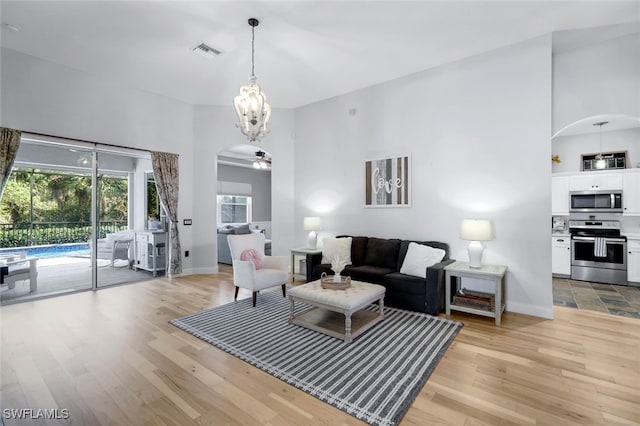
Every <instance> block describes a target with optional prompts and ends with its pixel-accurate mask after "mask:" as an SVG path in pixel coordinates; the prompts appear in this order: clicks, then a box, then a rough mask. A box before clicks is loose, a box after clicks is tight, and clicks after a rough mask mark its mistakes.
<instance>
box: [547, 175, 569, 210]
mask: <svg viewBox="0 0 640 426" xmlns="http://www.w3.org/2000/svg"><path fill="white" fill-rule="evenodd" d="M551 213H552V214H556V215H568V214H569V176H557V177H552V178H551Z"/></svg>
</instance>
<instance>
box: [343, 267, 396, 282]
mask: <svg viewBox="0 0 640 426" xmlns="http://www.w3.org/2000/svg"><path fill="white" fill-rule="evenodd" d="M392 272H393V269H391V268H381V267H379V266H369V265H362V266H349V267H347V268H345V270H344V271H343V272H342V275H344V276H348V277H351V279H352V280H356V281H364V282H367V283H374V284H383V283H384V282H385V278H384V277H385V275H386V274H390V273H392Z"/></svg>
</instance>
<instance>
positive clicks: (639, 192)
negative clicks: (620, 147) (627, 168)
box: [622, 170, 640, 216]
mask: <svg viewBox="0 0 640 426" xmlns="http://www.w3.org/2000/svg"><path fill="white" fill-rule="evenodd" d="M622 207H623V214H624V215H626V216H639V215H640V171H635V170H634V171H632V172H627V173H625V174H624V176H623V177H622Z"/></svg>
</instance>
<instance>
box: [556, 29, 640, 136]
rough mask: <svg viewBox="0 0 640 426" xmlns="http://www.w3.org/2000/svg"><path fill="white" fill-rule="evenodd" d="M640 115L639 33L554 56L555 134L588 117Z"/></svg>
mask: <svg viewBox="0 0 640 426" xmlns="http://www.w3.org/2000/svg"><path fill="white" fill-rule="evenodd" d="M601 114H622V115H629V116H631V117H640V34H638V33H636V34H632V35H628V36H624V37H619V38H616V39H613V40H608V41H605V42H602V43H599V44H596V45H590V46H586V47H583V48H581V49H575V50H569V51H565V52H560V53H556V54H554V55H553V133H555V132H557V131H558V130H560V129H562V128H564V127H565V126H568V125H569V124H572V123H574V122H576V121H578V120H581V119H583V118H586V117H593V116H596V115H601Z"/></svg>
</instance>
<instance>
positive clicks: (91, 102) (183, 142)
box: [0, 48, 194, 274]
mask: <svg viewBox="0 0 640 426" xmlns="http://www.w3.org/2000/svg"><path fill="white" fill-rule="evenodd" d="M1 55H2V61H1V64H2V76H1V77H2V85H1V88H2V97H1V98H2V117H0V122H1V125H2V126H5V127H11V128H16V129H20V130H23V131H27V132H33V133H44V134H49V135H54V136H60V137H65V138H75V139H84V140H88V141H93V142H99V143H106V144H112V145H120V146H125V147H131V148H141V149H145V150H156V151H166V152H172V153H175V154H179V155H180V164H179V167H180V199H179V205H178V212H179V216H180V218H179V221H180V224H179V232H180V240H181V243H182V248H183V250H189V249H190V247H191V245H192V232H191V231H192V229H191V228H192V227H184V226H182V218H188V217H191V216H192V214H193V207H194V206H193V192H192V191H191V188H192V187H193V161H194V159H193V107H192V106H191V105H187V104H185V103H182V102H178V101H174V100H171V99H167V98H164V97H161V96H157V95H154V94H151V93H147V92H143V91H140V90H136V89H131V88H126V87H120V86H118V85H115V84H111V83H108V82H106V81H104V80H101V79H97V78H94V77H93V76H91V75H89V74H87V73H84V72H81V71H78V70H74V69H71V68H67V67H64V66H60V65H57V64H54V63H51V62H47V61H43V60H40V59H37V58H34V57H32V56H28V55H24V54H22V53H19V52H16V51H13V50H10V49H6V48H2V50H1ZM183 261H184V262H183V269H184V272H185V273H187V274H188V273H189V271H190V270H191V268H192V267H193V265H192V258H186V259H183Z"/></svg>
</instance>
